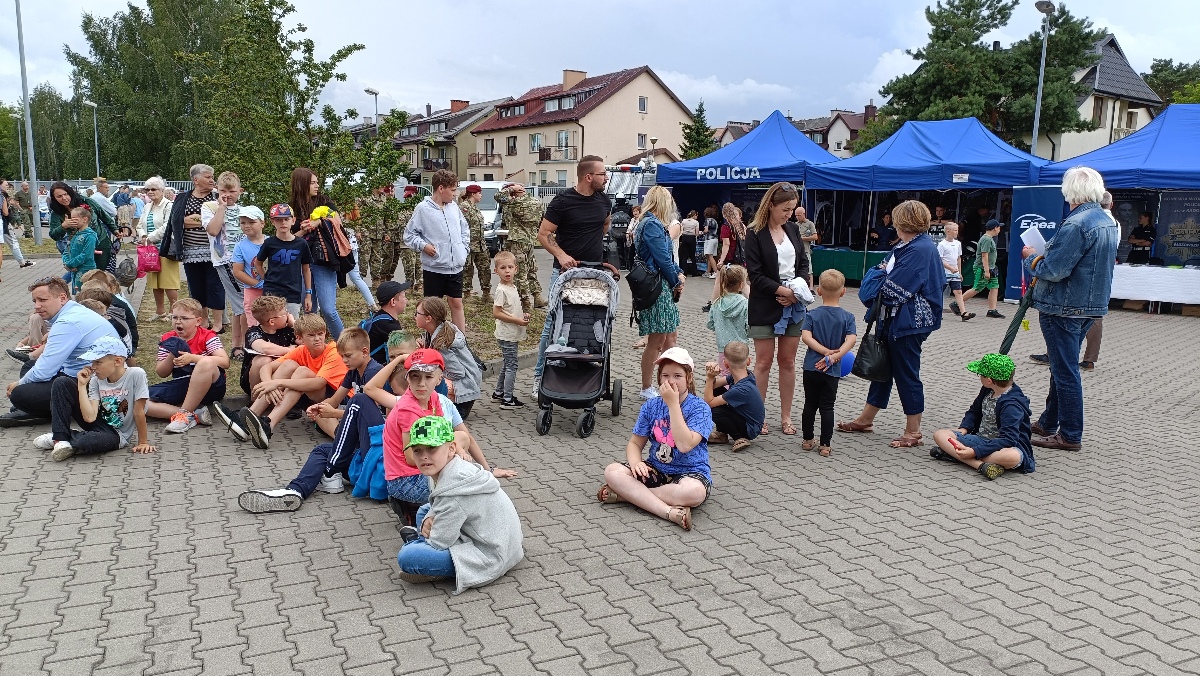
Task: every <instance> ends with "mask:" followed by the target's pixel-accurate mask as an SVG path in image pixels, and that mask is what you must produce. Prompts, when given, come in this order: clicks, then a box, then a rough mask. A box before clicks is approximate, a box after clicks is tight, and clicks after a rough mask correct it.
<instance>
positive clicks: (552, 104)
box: [546, 99, 558, 113]
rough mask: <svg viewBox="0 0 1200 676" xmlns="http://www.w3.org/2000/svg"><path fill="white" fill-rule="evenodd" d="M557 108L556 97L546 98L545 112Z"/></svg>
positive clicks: (551, 111)
mask: <svg viewBox="0 0 1200 676" xmlns="http://www.w3.org/2000/svg"><path fill="white" fill-rule="evenodd" d="M556 110H558V99H546V112H547V113H553V112H554V111H556Z"/></svg>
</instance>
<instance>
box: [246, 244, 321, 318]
mask: <svg viewBox="0 0 1200 676" xmlns="http://www.w3.org/2000/svg"><path fill="white" fill-rule="evenodd" d="M258 260H260V261H265V262H266V264H267V266H266V267H267V272H266V275H265V276H264V278H263V294H264V295H267V296H280V297H282V298H284V299H286V300H287V302H289V303H299V302H302V301H303V300H304V270H303V268H301V266H302V265H311V264H312V254H311V253H309V251H308V243H307V242H305V241H304V240H302V239H300V238H299V237H297V238H296V239H293V240H292V241H290V242H285V241H283V240H281V239H279V238H278V237H268V238H267V241H265V242H263V245H262V248H260V249H259V250H258Z"/></svg>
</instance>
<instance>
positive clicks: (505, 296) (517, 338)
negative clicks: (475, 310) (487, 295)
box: [492, 284, 525, 343]
mask: <svg viewBox="0 0 1200 676" xmlns="http://www.w3.org/2000/svg"><path fill="white" fill-rule="evenodd" d="M492 298H493V299H494V300H493V301H492V304H493V305H495V306H496V307H498V308H500V309H501V310H503V311H504V312H506V313H508V314H509V315H510V316H513V317H520V316H521V315H522V314H523V311H522V310H521V295H520V294H519V293H518V292H517V287H515V286H513V285H511V284H497V285H496V288H495V289H493V291H492ZM496 340H503V341H505V342H510V343H519V342H521V341H522V340H525V327H524V326H518V325H516V324H510V323H509V322H506V321H503V320H500V319H497V320H496Z"/></svg>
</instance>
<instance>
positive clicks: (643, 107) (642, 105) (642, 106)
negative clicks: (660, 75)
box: [638, 96, 650, 113]
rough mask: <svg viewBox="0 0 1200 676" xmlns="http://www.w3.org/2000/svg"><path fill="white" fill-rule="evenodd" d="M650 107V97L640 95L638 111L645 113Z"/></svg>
mask: <svg viewBox="0 0 1200 676" xmlns="http://www.w3.org/2000/svg"><path fill="white" fill-rule="evenodd" d="M649 109H650V99H649V98H647V97H645V96H639V97H638V112H639V113H644V112H646V111H647V110H649Z"/></svg>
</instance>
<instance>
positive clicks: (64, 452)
mask: <svg viewBox="0 0 1200 676" xmlns="http://www.w3.org/2000/svg"><path fill="white" fill-rule="evenodd" d="M72 455H75V447H74V446H71V442H69V441H59V442H56V443H55V444H54V450H53V451H50V459H51V460H53V461H54V462H62V461H63V460H66V459H67V458H69V457H71V456H72Z"/></svg>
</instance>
